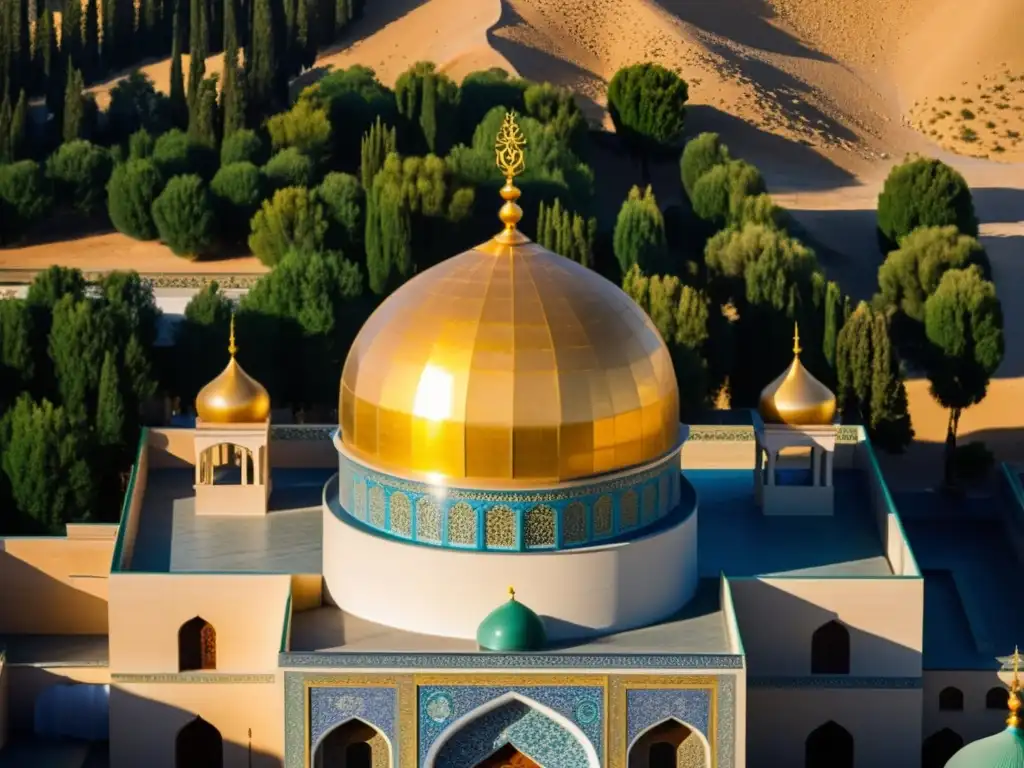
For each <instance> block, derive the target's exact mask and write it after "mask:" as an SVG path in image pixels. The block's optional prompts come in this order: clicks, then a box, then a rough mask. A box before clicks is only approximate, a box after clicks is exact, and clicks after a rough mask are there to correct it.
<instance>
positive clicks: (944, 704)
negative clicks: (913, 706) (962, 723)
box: [939, 686, 964, 712]
mask: <svg viewBox="0 0 1024 768" xmlns="http://www.w3.org/2000/svg"><path fill="white" fill-rule="evenodd" d="M963 708H964V692H963V691H961V690H960V689H959V688H954V687H953V686H949V687H947V688H943V689H942V690H941V691H939V709H940V710H941V711H943V712H961V711H963Z"/></svg>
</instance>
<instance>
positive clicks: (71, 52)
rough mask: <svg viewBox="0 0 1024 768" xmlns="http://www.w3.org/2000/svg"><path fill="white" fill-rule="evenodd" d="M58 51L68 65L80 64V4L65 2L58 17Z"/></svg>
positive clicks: (76, 66)
mask: <svg viewBox="0 0 1024 768" xmlns="http://www.w3.org/2000/svg"><path fill="white" fill-rule="evenodd" d="M60 52H61V55H62V57H63V59H64V60H65V61H66V62H68V67H69V68H70V67H75V68H81V66H82V4H81V3H67V4H66V5H65V6H64V8H63V11H62V13H61V18H60Z"/></svg>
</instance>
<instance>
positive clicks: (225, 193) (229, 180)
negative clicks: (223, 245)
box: [210, 162, 266, 244]
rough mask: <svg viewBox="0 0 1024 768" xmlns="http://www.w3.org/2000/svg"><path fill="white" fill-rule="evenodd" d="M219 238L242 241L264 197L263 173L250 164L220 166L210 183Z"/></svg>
mask: <svg viewBox="0 0 1024 768" xmlns="http://www.w3.org/2000/svg"><path fill="white" fill-rule="evenodd" d="M210 191H211V192H212V193H213V202H214V210H215V211H216V212H217V219H218V221H219V230H220V233H221V237H222V238H223V239H224V240H225V241H226V242H227V243H229V244H242V243H244V242H245V240H246V238H247V237H248V236H249V222H250V221H251V220H252V217H253V216H254V215H255V214H256V211H258V210H259V208H260V203H262V202H263V200H264V199H265V198H266V181H265V179H264V178H263V173H262V172H261V171H260V169H259V168H257V167H256V166H255V165H253V164H252V163H248V162H239V163H231V164H230V165H222V166H221V168H220V170H219V171H217V175H216V176H214V177H213V181H211V182H210Z"/></svg>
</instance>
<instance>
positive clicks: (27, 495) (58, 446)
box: [0, 394, 95, 535]
mask: <svg viewBox="0 0 1024 768" xmlns="http://www.w3.org/2000/svg"><path fill="white" fill-rule="evenodd" d="M2 429H3V445H4V451H3V454H2V457H0V464H2V466H3V471H4V474H5V475H6V476H7V481H8V483H9V485H10V490H11V497H12V499H13V501H14V504H15V506H16V507H17V509H18V511H19V512H20V513H21V514H22V515H23V516H24V517H25V518H27V520H26V525H25V527H26V528H28V530H29V531H30V532H36V533H47V534H54V535H56V534H61V533H63V531H64V526H65V524H66V523H69V522H77V521H83V520H88V519H89V515H90V512H91V507H92V501H93V498H94V496H95V488H94V484H93V479H92V473H91V471H90V468H89V465H88V463H87V462H86V461H85V459H84V458H83V457H84V456H85V445H84V440H83V438H82V436H81V434H80V433H79V431H78V430H77V429H76V428H75V427H74V425H73V424H72V423H71V421H70V420H69V419H68V418H67V416H66V414H65V412H64V410H63V409H62V408H55V407H54V406H53V404H52V403H50V402H48V401H46V400H43V401H42V402H40V403H36V402H35V401H34V400H33V399H32V397H31V396H30V395H28V394H23V395H22V396H21V397H20V398H19V399H18V401H17V402H16V403H15V404H14V407H13V408H12V409H11V410H10V411H8V413H7V414H6V415H5V416H4V418H3V422H2ZM55 479H59V481H58V482H55Z"/></svg>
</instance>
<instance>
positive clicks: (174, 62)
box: [170, 0, 188, 125]
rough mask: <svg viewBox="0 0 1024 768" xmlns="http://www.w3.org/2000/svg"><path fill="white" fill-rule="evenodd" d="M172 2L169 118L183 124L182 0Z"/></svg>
mask: <svg viewBox="0 0 1024 768" xmlns="http://www.w3.org/2000/svg"><path fill="white" fill-rule="evenodd" d="M170 1H171V2H173V3H174V10H173V11H172V14H173V18H172V21H171V30H172V31H171V84H170V102H171V120H172V122H173V123H174V124H175V125H184V124H185V123H186V122H187V120H188V104H187V103H186V101H185V82H184V73H183V72H182V68H181V45H182V40H181V37H182V35H181V3H182V0H170Z"/></svg>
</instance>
